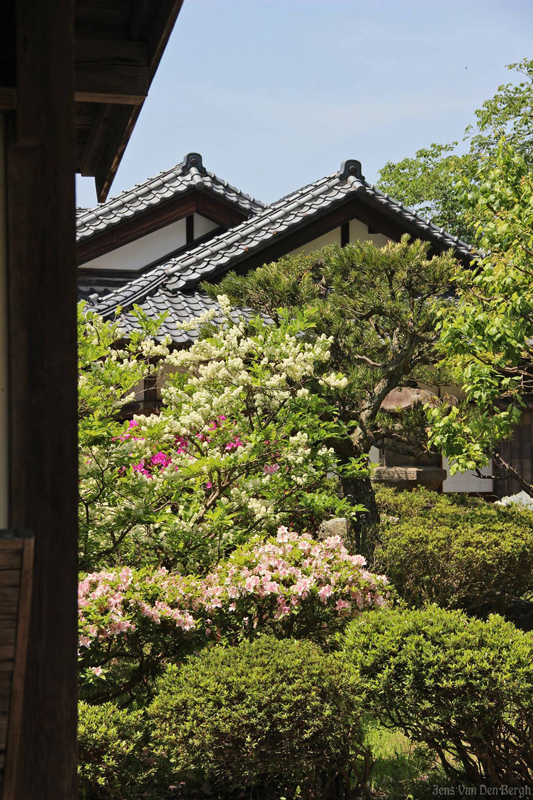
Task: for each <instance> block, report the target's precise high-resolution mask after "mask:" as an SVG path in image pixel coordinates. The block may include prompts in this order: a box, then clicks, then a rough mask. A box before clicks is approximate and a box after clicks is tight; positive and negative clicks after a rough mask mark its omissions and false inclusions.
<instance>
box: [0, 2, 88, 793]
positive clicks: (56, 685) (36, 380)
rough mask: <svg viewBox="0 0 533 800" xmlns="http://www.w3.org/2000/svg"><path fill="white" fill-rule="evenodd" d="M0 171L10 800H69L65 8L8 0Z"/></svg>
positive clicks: (70, 380) (72, 768)
mask: <svg viewBox="0 0 533 800" xmlns="http://www.w3.org/2000/svg"><path fill="white" fill-rule="evenodd" d="M16 11H17V18H16V38H17V48H16V52H17V65H16V66H17V110H16V113H15V114H11V115H10V118H11V119H10V123H11V124H10V125H9V129H8V142H7V148H6V164H7V214H8V286H9V296H8V299H9V306H8V308H9V319H8V325H9V343H8V359H9V384H8V385H9V395H10V396H9V409H10V459H9V480H10V485H9V506H10V514H11V519H10V527H12V528H24V529H30V530H32V531H33V533H34V537H35V541H34V568H33V582H32V599H31V612H30V631H29V638H28V652H27V665H26V679H25V683H24V703H23V710H22V724H21V731H20V737H21V741H22V742H23V747H21V748H20V750H19V756H18V759H17V764H16V771H15V772H16V775H15V797H16V800H75V798H76V797H77V789H76V766H77V765H76V755H77V754H76V749H77V748H76V718H77V702H76V701H77V582H78V578H77V500H78V498H77V493H78V479H77V467H78V454H77V397H76V394H77V352H76V351H77V348H76V334H77V323H76V300H77V285H76V243H75V183H74V174H75V125H74V3H73V1H72V0H41V2H35V0H17V4H16Z"/></svg>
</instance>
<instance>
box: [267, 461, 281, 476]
mask: <svg viewBox="0 0 533 800" xmlns="http://www.w3.org/2000/svg"><path fill="white" fill-rule="evenodd" d="M278 470H279V464H265V466H264V467H263V472H264V473H265V475H275V474H276V472H277V471H278Z"/></svg>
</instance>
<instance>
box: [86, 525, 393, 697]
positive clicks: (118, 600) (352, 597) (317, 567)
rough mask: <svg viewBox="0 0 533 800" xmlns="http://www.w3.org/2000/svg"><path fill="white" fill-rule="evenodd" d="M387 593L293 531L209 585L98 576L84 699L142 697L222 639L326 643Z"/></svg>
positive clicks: (246, 550)
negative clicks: (170, 665) (172, 666)
mask: <svg viewBox="0 0 533 800" xmlns="http://www.w3.org/2000/svg"><path fill="white" fill-rule="evenodd" d="M386 585H387V579H386V578H385V576H383V575H373V574H371V573H369V572H367V571H366V570H365V560H364V558H363V557H362V556H358V555H351V554H349V553H348V552H347V550H346V548H345V547H344V546H343V545H342V543H341V541H340V538H339V537H330V538H329V539H326V540H325V541H324V542H317V541H315V540H313V539H312V538H311V537H310V536H309V535H307V534H303V535H299V534H297V533H295V532H293V531H289V530H288V529H287V528H285V527H281V528H280V529H279V531H278V534H277V537H276V538H274V537H271V538H269V539H267V540H263V539H262V538H261V537H255V538H254V539H253V540H252V541H250V542H249V543H247V544H246V545H244V546H242V547H240V548H238V549H237V550H236V551H235V552H234V553H233V554H232V556H231V557H230V558H229V559H228V560H227V561H225V562H223V563H221V564H220V565H219V566H218V567H216V568H215V569H214V570H213V571H212V572H211V573H210V574H208V575H207V576H206V577H205V578H201V577H200V576H183V575H180V574H177V573H170V572H167V570H166V569H165V568H161V569H159V570H157V571H153V570H152V571H150V570H148V569H144V570H140V571H136V572H133V571H132V570H130V569H128V568H123V569H122V570H117V571H103V572H99V573H93V574H91V575H88V576H87V577H86V578H84V580H82V581H81V583H80V585H79V609H80V610H79V618H80V660H81V674H82V694H83V695H84V696H85V697H89V698H91V699H92V701H93V702H94V701H101V700H104V699H112V698H115V697H118V696H119V695H122V694H127V693H129V694H130V696H139V695H140V694H142V693H143V692H144V691H145V690H148V691H149V690H150V688H151V683H152V679H153V677H154V675H156V674H157V673H158V672H159V671H160V669H161V666H162V665H163V663H164V662H165V661H168V660H174V661H179V660H181V659H182V658H184V657H185V656H187V655H188V654H190V653H191V652H194V651H196V650H198V649H200V648H201V647H202V646H204V645H206V644H208V643H209V642H213V643H214V642H217V641H219V640H221V639H224V640H225V641H228V642H230V643H232V644H233V643H236V642H238V641H239V640H240V639H242V638H250V637H255V636H256V635H257V634H258V633H259V632H268V633H271V634H273V635H275V636H277V637H296V638H304V637H305V638H311V639H315V640H317V641H319V642H326V641H327V640H328V638H329V637H331V635H332V634H333V633H334V632H336V631H338V630H340V629H341V628H343V627H344V625H345V623H346V621H347V620H349V619H352V618H353V617H355V616H357V615H358V614H359V613H360V612H361V611H363V610H364V609H368V608H372V607H374V606H381V605H383V604H384V602H385V597H386Z"/></svg>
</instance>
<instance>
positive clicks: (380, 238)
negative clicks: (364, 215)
mask: <svg viewBox="0 0 533 800" xmlns="http://www.w3.org/2000/svg"><path fill="white" fill-rule="evenodd" d="M356 241H361V242H374V244H375V245H376V246H377V247H383V245H385V244H387V242H388V241H390V240H389V239H387V237H386V236H384V235H383V234H382V233H369V232H368V226H367V225H365V223H364V222H361V221H360V220H358V219H352V220H350V242H356ZM340 243H341V229H340V228H334V230H332V231H330V232H329V233H325V234H324V235H323V236H319V237H318V239H313V241H311V242H308V243H307V244H304V245H303V247H299V248H298V249H297V250H293V251H292V253H289V255H291V256H294V255H299V254H300V253H305V254H309V253H314V252H315V251H316V250H320V249H321V248H322V247H325V246H326V245H327V244H340Z"/></svg>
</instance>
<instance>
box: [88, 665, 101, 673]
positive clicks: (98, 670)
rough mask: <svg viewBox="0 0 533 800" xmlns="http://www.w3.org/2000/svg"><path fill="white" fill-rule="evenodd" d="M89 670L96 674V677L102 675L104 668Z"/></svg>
mask: <svg viewBox="0 0 533 800" xmlns="http://www.w3.org/2000/svg"><path fill="white" fill-rule="evenodd" d="M89 669H90V670H91V672H94V674H95V675H101V674H102V667H89Z"/></svg>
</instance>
